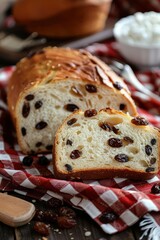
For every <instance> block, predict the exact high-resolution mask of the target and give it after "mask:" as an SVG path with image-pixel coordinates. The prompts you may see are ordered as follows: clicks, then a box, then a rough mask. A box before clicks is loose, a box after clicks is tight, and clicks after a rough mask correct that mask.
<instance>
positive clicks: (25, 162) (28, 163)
mask: <svg viewBox="0 0 160 240" xmlns="http://www.w3.org/2000/svg"><path fill="white" fill-rule="evenodd" d="M32 162H33V157H32V156H25V157H24V158H23V160H22V163H23V165H24V166H27V167H29V166H31V165H32Z"/></svg>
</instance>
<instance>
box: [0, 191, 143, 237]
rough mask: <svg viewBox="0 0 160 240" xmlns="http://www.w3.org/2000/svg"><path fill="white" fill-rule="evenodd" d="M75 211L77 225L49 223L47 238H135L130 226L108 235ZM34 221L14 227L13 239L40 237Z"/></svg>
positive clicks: (86, 217)
mask: <svg viewBox="0 0 160 240" xmlns="http://www.w3.org/2000/svg"><path fill="white" fill-rule="evenodd" d="M12 195H15V196H17V197H20V198H22V199H25V200H28V201H32V199H31V198H26V197H25V196H21V195H18V194H15V193H14V194H12ZM34 204H35V206H36V207H37V208H39V209H43V210H45V209H46V206H45V204H44V202H42V201H36V202H35V203H34ZM75 211H76V215H77V217H76V220H77V225H76V226H75V227H73V228H71V229H58V228H57V226H56V225H55V224H51V225H50V231H49V236H47V240H52V239H53V240H78V239H79V240H86V239H87V240H100V239H106V240H122V239H127V240H135V237H134V234H133V232H132V228H128V229H127V230H125V231H123V232H121V233H117V234H114V235H108V234H106V233H105V232H104V231H103V230H102V229H101V228H100V227H99V226H98V225H97V224H96V223H95V222H94V221H93V220H92V219H91V218H90V217H89V216H88V215H87V214H86V213H85V212H83V211H80V210H77V209H76V210H75ZM34 223H35V220H34V219H33V220H32V221H31V222H30V223H29V224H26V225H24V226H21V227H19V228H16V229H15V239H16V240H33V239H34V240H38V239H42V236H41V235H39V234H38V233H36V232H35V230H34V229H33V226H34ZM8 228H9V227H8ZM9 229H10V228H9ZM10 231H11V230H10ZM136 231H138V228H137V229H136ZM5 232H6V231H5ZM12 234H13V233H12ZM0 239H7V240H10V239H9V238H1V237H0ZM13 239H14V238H13ZM11 240H12V239H11ZM137 240H138V239H137Z"/></svg>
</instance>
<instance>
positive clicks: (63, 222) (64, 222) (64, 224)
mask: <svg viewBox="0 0 160 240" xmlns="http://www.w3.org/2000/svg"><path fill="white" fill-rule="evenodd" d="M57 222H58V226H59V227H60V228H72V227H74V226H75V225H76V224H77V223H76V220H75V219H74V218H69V217H68V216H58V217H57Z"/></svg>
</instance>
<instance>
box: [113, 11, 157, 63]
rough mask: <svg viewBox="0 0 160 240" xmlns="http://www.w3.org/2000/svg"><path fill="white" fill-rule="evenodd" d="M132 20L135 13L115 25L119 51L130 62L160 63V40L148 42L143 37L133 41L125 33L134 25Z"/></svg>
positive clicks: (114, 31) (114, 30)
mask: <svg viewBox="0 0 160 240" xmlns="http://www.w3.org/2000/svg"><path fill="white" fill-rule="evenodd" d="M141 14H142V13H141ZM132 21H134V15H132V16H128V17H125V18H122V19H121V20H119V21H118V22H117V23H116V24H115V26H114V29H113V34H114V37H115V38H116V40H117V43H118V50H119V52H120V53H121V55H122V56H123V57H124V58H125V59H126V60H127V61H128V62H129V63H132V64H134V65H136V66H139V67H152V66H158V65H160V41H159V42H147V41H145V39H144V41H143V39H141V41H140V42H138V41H131V39H130V36H127V35H126V36H125V35H124V34H123V32H124V31H125V29H126V28H127V27H128V26H130V27H132ZM159 37H160V36H159Z"/></svg>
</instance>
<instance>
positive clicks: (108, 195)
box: [0, 42, 160, 234]
mask: <svg viewBox="0 0 160 240" xmlns="http://www.w3.org/2000/svg"><path fill="white" fill-rule="evenodd" d="M114 46H115V45H114V43H113V42H112V43H110V42H109V43H104V44H95V45H94V46H92V48H91V47H90V50H91V49H92V51H93V49H94V51H96V53H100V54H104V55H108V56H112V57H113V56H114V57H120V56H119V55H118V53H117V51H116V49H115V48H114ZM13 69H14V67H6V68H3V69H1V70H0V189H1V190H3V191H16V192H18V193H20V194H23V195H27V196H30V197H32V198H35V199H39V200H42V199H43V200H46V201H47V200H49V199H51V198H52V197H56V198H58V199H63V200H65V201H67V202H68V203H70V204H71V205H72V206H75V207H78V208H80V209H83V210H84V211H85V212H86V213H87V214H88V215H89V216H90V217H91V218H92V219H93V220H94V221H96V222H97V224H99V225H100V227H101V228H102V229H103V230H104V231H105V232H106V233H108V234H113V233H116V232H120V231H122V230H124V229H126V228H127V227H128V226H131V225H133V224H134V223H136V222H137V221H138V220H139V219H140V218H141V217H143V216H144V215H145V214H146V213H148V212H152V211H155V212H158V211H160V195H154V194H151V187H152V186H153V185H154V184H155V183H156V182H159V181H160V173H159V174H158V175H157V176H155V177H154V178H153V179H151V180H148V181H143V182H141V181H131V180H128V179H123V178H114V179H106V180H99V181H94V180H93V181H84V182H76V181H65V180H57V179H55V178H54V175H53V171H52V164H50V165H49V166H48V167H45V166H40V165H39V164H38V162H37V159H38V158H37V157H36V156H35V157H34V158H35V159H34V163H33V164H32V166H31V167H25V166H24V165H23V164H22V159H23V157H24V155H23V154H22V153H21V151H20V149H19V146H18V144H17V142H16V136H15V133H14V130H13V128H12V122H11V120H10V117H9V113H8V110H7V104H6V87H7V79H8V77H9V76H10V75H11V73H12V72H13ZM137 76H138V78H139V80H140V81H142V82H143V83H144V84H145V85H146V86H147V87H150V88H151V89H152V90H153V91H155V92H157V94H158V89H160V69H156V70H154V71H152V72H145V73H142V72H141V73H140V72H139V73H137ZM129 87H130V89H131V91H132V96H133V98H134V99H135V101H136V103H137V105H138V106H139V113H140V114H141V115H143V116H145V117H146V118H148V119H149V120H150V122H151V123H152V124H153V125H155V126H157V127H160V103H159V104H157V105H155V103H152V102H151V101H150V100H149V99H147V101H146V97H144V95H142V94H141V93H139V92H137V91H135V89H134V88H133V87H131V86H129ZM47 157H48V158H49V159H52V156H51V154H47ZM104 212H114V213H116V214H117V215H118V218H117V219H116V220H115V221H113V222H111V223H107V224H104V223H101V222H100V220H99V217H100V216H101V215H102V214H103V213H104ZM159 216H160V213H159Z"/></svg>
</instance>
